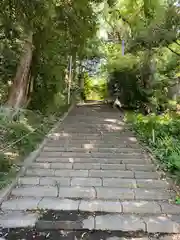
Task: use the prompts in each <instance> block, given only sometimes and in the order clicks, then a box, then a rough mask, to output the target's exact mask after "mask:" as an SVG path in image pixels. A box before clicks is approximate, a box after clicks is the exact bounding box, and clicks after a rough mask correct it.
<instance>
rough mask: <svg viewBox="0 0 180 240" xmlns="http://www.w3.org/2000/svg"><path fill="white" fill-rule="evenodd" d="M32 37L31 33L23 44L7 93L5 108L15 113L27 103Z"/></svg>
mask: <svg viewBox="0 0 180 240" xmlns="http://www.w3.org/2000/svg"><path fill="white" fill-rule="evenodd" d="M32 37H33V34H32V32H31V33H30V34H29V36H28V38H27V39H26V41H25V43H24V48H23V54H22V56H21V59H20V63H19V65H18V67H17V71H16V76H15V78H14V80H13V83H12V85H11V87H10V91H9V96H8V100H7V106H8V107H11V108H13V109H14V110H15V111H16V110H18V109H19V108H22V107H24V106H26V104H27V101H28V97H27V95H28V88H29V85H30V81H31V76H30V74H29V71H30V66H31V62H32V51H33V45H32Z"/></svg>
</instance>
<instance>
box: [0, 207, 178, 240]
mask: <svg viewBox="0 0 180 240" xmlns="http://www.w3.org/2000/svg"><path fill="white" fill-rule="evenodd" d="M68 214H70V212H68V211H67V214H66V213H65V214H64V215H68ZM44 215H45V216H47V214H46V213H45V214H44ZM54 215H55V213H54ZM38 217H40V214H39V215H38V214H34V213H30V212H28V213H27V212H22V211H12V212H3V213H1V217H0V226H1V227H3V228H25V227H26V228H27V227H28V228H29V229H30V227H31V228H32V227H34V226H36V230H44V231H45V230H47V229H48V230H52V229H53V230H56V231H57V230H74V229H76V230H81V229H86V230H102V231H107V230H108V231H122V232H132V233H133V232H134V233H135V232H142V233H146V234H147V233H170V234H171V233H176V234H179V233H180V223H179V221H178V216H175V215H173V216H164V215H161V214H159V215H155V216H154V215H148V216H144V217H142V216H139V215H135V214H112V213H111V214H110V213H109V214H103V215H101V214H100V213H99V214H96V215H94V216H92V215H89V216H88V215H87V216H84V217H83V215H82V216H79V217H78V214H77V220H76V221H71V220H66V219H64V220H63V219H61V220H59V219H58V220H55V221H52V219H51V220H47V219H45V220H44V219H43V216H42V217H41V218H40V219H38ZM50 217H51V215H50ZM106 239H107V238H106ZM115 239H117V238H115ZM120 239H122V238H120ZM141 240H142V239H141Z"/></svg>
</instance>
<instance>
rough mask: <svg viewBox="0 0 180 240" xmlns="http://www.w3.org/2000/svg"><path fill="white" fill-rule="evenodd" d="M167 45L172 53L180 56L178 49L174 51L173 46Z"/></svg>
mask: <svg viewBox="0 0 180 240" xmlns="http://www.w3.org/2000/svg"><path fill="white" fill-rule="evenodd" d="M166 47H167V48H168V49H169V50H170V51H171V52H172V53H174V54H176V55H178V56H180V53H177V52H176V51H174V50H173V49H172V48H170V47H168V46H166Z"/></svg>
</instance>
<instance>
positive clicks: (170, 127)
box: [126, 112, 180, 182]
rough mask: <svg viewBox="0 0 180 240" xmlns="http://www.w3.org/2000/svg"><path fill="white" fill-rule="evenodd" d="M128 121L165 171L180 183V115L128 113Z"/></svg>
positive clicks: (168, 113) (172, 113)
mask: <svg viewBox="0 0 180 240" xmlns="http://www.w3.org/2000/svg"><path fill="white" fill-rule="evenodd" d="M126 121H128V122H129V123H131V124H132V128H133V130H135V132H136V133H137V135H138V136H139V138H140V139H141V140H142V141H143V142H144V143H146V144H147V145H148V146H149V147H150V149H151V150H152V152H153V154H154V155H155V156H156V158H157V159H158V160H159V161H160V164H161V166H162V167H163V169H164V170H165V171H168V172H170V173H171V175H172V176H173V177H174V178H175V179H176V180H177V181H178V182H180V115H179V114H177V113H174V112H167V113H164V114H162V115H155V114H150V115H147V116H144V115H142V114H138V113H127V114H126Z"/></svg>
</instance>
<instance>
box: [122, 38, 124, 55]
mask: <svg viewBox="0 0 180 240" xmlns="http://www.w3.org/2000/svg"><path fill="white" fill-rule="evenodd" d="M122 55H123V56H124V40H122Z"/></svg>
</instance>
